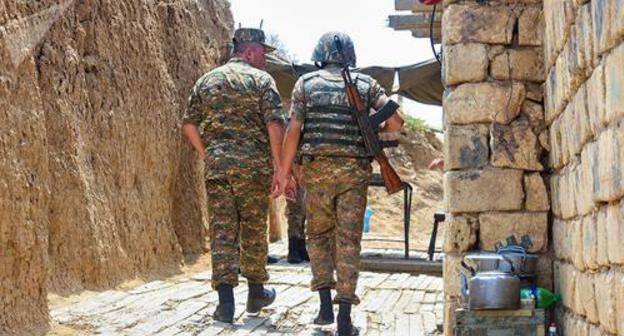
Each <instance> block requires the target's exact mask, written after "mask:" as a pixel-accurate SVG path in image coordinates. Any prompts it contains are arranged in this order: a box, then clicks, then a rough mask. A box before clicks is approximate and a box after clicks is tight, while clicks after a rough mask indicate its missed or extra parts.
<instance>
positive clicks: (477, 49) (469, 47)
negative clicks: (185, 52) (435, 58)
mask: <svg viewBox="0 0 624 336" xmlns="http://www.w3.org/2000/svg"><path fill="white" fill-rule="evenodd" d="M444 53H445V55H444V82H445V83H446V85H457V84H460V83H465V82H481V81H483V80H485V79H486V77H487V67H488V56H487V46H486V45H484V44H477V43H469V44H456V45H451V46H447V47H445V49H444Z"/></svg>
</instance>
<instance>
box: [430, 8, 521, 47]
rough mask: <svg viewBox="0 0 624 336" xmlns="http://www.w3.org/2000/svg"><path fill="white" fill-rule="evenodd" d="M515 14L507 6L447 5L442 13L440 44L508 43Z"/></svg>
mask: <svg viewBox="0 0 624 336" xmlns="http://www.w3.org/2000/svg"><path fill="white" fill-rule="evenodd" d="M515 21H516V20H515V14H514V13H513V12H512V11H511V9H510V8H509V7H507V6H482V5H477V4H468V5H450V6H448V7H447V8H445V10H444V17H443V19H442V22H444V24H443V25H442V40H443V43H444V44H446V45H448V44H457V43H467V42H476V43H486V44H509V43H511V38H512V34H513V27H514V24H515Z"/></svg>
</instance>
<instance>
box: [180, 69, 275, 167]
mask: <svg viewBox="0 0 624 336" xmlns="http://www.w3.org/2000/svg"><path fill="white" fill-rule="evenodd" d="M271 122H279V123H281V124H285V123H286V115H285V113H284V111H283V109H282V102H281V99H280V96H279V93H278V91H277V87H276V85H275V80H273V78H272V77H271V76H270V75H269V74H268V73H267V72H265V71H262V70H259V69H257V68H254V67H252V66H251V65H249V64H247V63H246V62H244V61H243V60H242V59H240V58H236V57H234V58H232V59H230V61H229V62H228V63H227V64H225V65H223V66H221V67H219V68H216V69H214V70H212V71H210V72H208V73H206V74H205V75H203V76H202V77H201V78H200V79H199V80H198V81H197V83H196V84H195V86H194V87H193V91H192V93H191V96H190V97H189V99H188V106H187V109H186V113H185V115H184V123H191V124H193V125H195V126H197V127H198V128H199V132H200V134H201V136H202V139H203V141H204V144H205V146H206V166H207V176H210V175H211V174H212V175H215V174H219V173H220V172H223V171H227V170H231V169H236V168H239V167H245V166H248V167H253V168H255V169H261V170H265V169H266V172H268V173H270V171H271V167H272V166H271V148H270V143H269V136H268V132H267V127H266V126H267V124H268V123H271Z"/></svg>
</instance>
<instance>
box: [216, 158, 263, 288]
mask: <svg viewBox="0 0 624 336" xmlns="http://www.w3.org/2000/svg"><path fill="white" fill-rule="evenodd" d="M270 183H271V176H270V175H267V174H264V173H258V172H257V171H253V170H251V169H249V170H245V169H240V170H237V171H228V172H226V173H224V174H220V175H219V177H218V178H217V177H214V176H213V177H210V178H208V179H206V192H207V195H208V215H209V222H210V247H211V255H212V287H213V288H216V287H217V286H218V285H220V284H230V285H232V286H237V285H238V271H239V267H240V272H241V274H242V275H243V276H244V277H245V278H247V281H248V282H249V283H265V282H266V281H267V280H268V279H269V274H268V273H267V271H266V261H267V253H268V245H267V213H268V207H269V198H268V192H269V188H270Z"/></svg>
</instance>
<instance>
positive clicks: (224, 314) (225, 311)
mask: <svg viewBox="0 0 624 336" xmlns="http://www.w3.org/2000/svg"><path fill="white" fill-rule="evenodd" d="M217 291H218V293H219V305H218V306H217V309H216V310H215V312H214V314H212V318H213V319H214V320H215V321H220V322H225V323H232V322H234V289H233V288H232V285H228V284H221V285H219V286H218V287H217Z"/></svg>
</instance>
